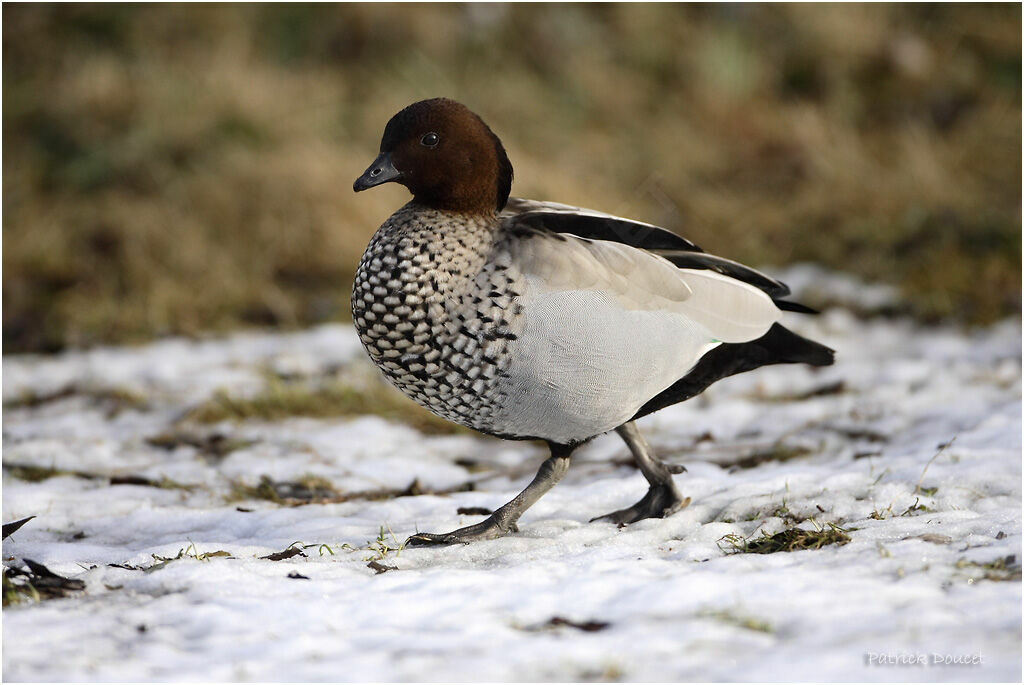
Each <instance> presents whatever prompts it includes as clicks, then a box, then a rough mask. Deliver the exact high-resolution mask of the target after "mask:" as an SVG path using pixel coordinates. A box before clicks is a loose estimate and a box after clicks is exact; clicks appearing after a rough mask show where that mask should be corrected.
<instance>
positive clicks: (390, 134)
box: [352, 98, 512, 213]
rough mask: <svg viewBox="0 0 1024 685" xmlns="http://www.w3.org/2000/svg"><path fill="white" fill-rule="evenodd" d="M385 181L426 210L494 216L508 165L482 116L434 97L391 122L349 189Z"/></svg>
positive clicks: (503, 196) (508, 183)
mask: <svg viewBox="0 0 1024 685" xmlns="http://www.w3.org/2000/svg"><path fill="white" fill-rule="evenodd" d="M389 181H394V182H396V183H401V184H402V185H404V186H405V187H406V188H408V189H409V191H410V192H411V193H412V194H413V199H415V201H416V202H418V203H420V204H423V205H426V206H428V207H433V208H435V209H441V210H450V211H458V212H474V213H492V212H496V211H500V210H501V209H502V207H504V206H505V202H506V201H507V200H508V194H509V192H510V191H511V189H512V164H511V162H509V161H508V155H506V154H505V148H504V147H503V146H502V144H501V141H500V140H498V136H496V135H494V133H493V132H492V131H491V129H490V128H488V127H487V124H485V123H484V122H483V120H482V119H481V118H480V117H478V116H477V115H476V114H473V113H472V112H471V111H469V109H467V108H466V107H465V106H463V105H461V104H459V103H458V102H455V101H454V100H448V99H447V98H434V99H433V100H421V101H420V102H416V103H413V104H411V105H409V106H408V107H406V108H405V109H403V110H402V111H401V112H399V113H398V114H396V115H395V116H393V117H391V121H389V122H388V125H387V126H386V127H385V128H384V137H383V138H381V141H380V154H379V155H378V156H377V159H375V160H374V162H373V164H371V165H370V167H369V168H368V169H367V170H366V171H365V172H364V173H363V175H362V176H360V177H359V178H357V179H356V182H355V183H354V184H352V189H353V190H355V191H356V192H359V191H361V190H366V189H367V188H373V187H374V186H379V185H381V184H382V183H388V182H389Z"/></svg>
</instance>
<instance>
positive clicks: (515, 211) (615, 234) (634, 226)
mask: <svg viewBox="0 0 1024 685" xmlns="http://www.w3.org/2000/svg"><path fill="white" fill-rule="evenodd" d="M501 218H502V220H503V221H505V222H506V224H507V225H510V226H516V227H518V228H519V229H520V230H529V229H533V230H542V231H551V232H554V233H568V234H571V235H575V236H579V237H580V238H590V239H592V240H605V241H610V242H616V243H622V244H624V245H629V246H631V247H636V248H639V249H641V250H647V251H648V252H652V253H654V254H657V255H659V256H661V257H664V258H665V259H667V260H668V261H670V262H672V263H673V264H675V265H676V266H677V267H678V268H680V269H694V270H706V271H713V272H715V273H719V274H722V275H723V276H728V277H729V278H735V279H736V280H739V281H743V282H744V283H749V284H750V285H752V286H754V287H755V288H758V289H760V290H762V291H764V292H765V293H767V294H768V296H769V297H771V298H772V299H773V300H776V304H777V305H778V306H779V308H780V309H785V310H788V311H798V312H807V313H810V312H813V310H811V309H809V308H808V307H804V306H803V305H799V304H797V303H795V302H787V301H784V300H781V299H780V298H783V297H785V296H786V295H788V294H789V292H790V291H789V287H788V286H787V285H786V284H785V283H782V282H780V281H777V280H775V279H774V278H772V277H770V276H768V275H766V274H764V273H761V272H760V271H758V270H757V269H752V268H751V267H749V266H746V265H744V264H740V263H739V262H734V261H732V260H731V259H726V258H725V257H718V256H716V255H713V254H708V253H707V252H704V251H703V250H701V248H699V247H698V246H697V245H695V244H694V243H692V242H690V241H689V240H687V239H686V238H683V237H681V236H679V235H676V234H675V233H673V232H672V231H669V230H667V229H664V228H661V227H660V226H655V225H653V224H647V223H644V222H642V221H633V220H632V219H624V218H622V217H618V216H614V215H612V214H605V213H603V212H597V211H594V210H592V209H584V208H581V207H573V206H570V205H563V204H559V203H557V202H540V201H538V200H526V199H523V198H518V197H512V198H509V200H508V203H507V204H506V205H505V209H504V210H503V211H502V213H501Z"/></svg>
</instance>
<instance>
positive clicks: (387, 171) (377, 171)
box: [352, 152, 402, 193]
mask: <svg viewBox="0 0 1024 685" xmlns="http://www.w3.org/2000/svg"><path fill="white" fill-rule="evenodd" d="M401 177H402V172H401V171H399V170H398V169H396V168H395V165H394V164H392V163H391V153H390V152H382V153H380V155H378V157H377V159H375V160H373V164H371V165H370V166H369V168H368V169H367V170H366V171H364V172H363V175H362V176H360V177H359V178H357V179H356V182H355V183H353V184H352V190H354V191H356V192H357V193H358V192H359V191H360V190H366V189H367V188H373V187H374V186H379V185H380V184H382V183H387V182H388V181H397V180H398V179H400V178H401Z"/></svg>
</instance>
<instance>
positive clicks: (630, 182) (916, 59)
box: [3, 4, 1021, 352]
mask: <svg viewBox="0 0 1024 685" xmlns="http://www.w3.org/2000/svg"><path fill="white" fill-rule="evenodd" d="M3 20H4V21H3V58H4V61H3V144H4V151H3V238H4V241H3V243H4V244H3V248H4V249H3V347H4V351H5V352H12V351H53V350H59V349H61V348H63V347H66V346H68V345H73V346H80V345H90V344H95V343H99V342H114V341H134V340H144V339H147V338H151V337H153V336H159V335H165V334H170V333H184V334H194V333H199V332H205V331H220V330H226V329H230V328H233V327H237V326H244V325H261V326H262V325H271V326H284V327H293V326H302V325H308V324H311V323H315V322H320V321H325V320H334V319H345V318H347V317H348V296H349V293H350V290H351V276H352V273H353V270H354V268H355V265H356V263H357V261H358V258H359V255H360V254H361V252H362V250H363V247H364V246H365V244H366V242H367V240H368V239H369V237H370V235H371V234H372V233H373V231H374V230H376V228H377V226H378V225H379V224H380V223H381V221H382V220H383V219H384V218H386V217H387V216H388V215H389V214H390V213H391V211H393V210H394V209H396V208H397V207H398V206H399V205H400V204H402V203H404V202H405V200H406V197H407V196H406V194H405V190H404V189H402V188H399V187H397V186H393V187H386V188H381V189H378V190H375V191H373V192H370V193H366V194H361V195H359V196H356V195H354V194H353V193H352V190H351V184H352V180H353V179H354V178H355V177H356V176H357V175H358V174H359V173H360V172H362V170H363V169H364V168H365V166H366V165H367V164H368V163H369V162H370V161H371V160H372V158H373V157H374V154H375V152H376V149H377V145H378V143H379V140H380V134H381V132H382V130H383V126H384V124H385V123H386V122H387V120H388V118H389V117H390V116H391V115H392V114H393V113H394V112H396V111H397V110H399V109H400V108H401V107H403V106H405V105H406V104H408V103H410V102H413V101H414V100H417V99H421V98H424V97H433V96H437V95H446V96H449V97H453V98H456V99H458V100H461V101H462V102H464V103H466V104H467V105H468V106H469V107H470V108H471V109H474V110H475V111H477V112H478V113H480V114H481V115H482V116H483V117H484V119H485V120H486V121H487V122H488V123H490V125H491V126H492V128H494V130H495V131H496V132H497V133H498V134H499V135H500V136H501V137H502V139H503V140H504V142H505V146H506V148H507V149H508V151H509V154H510V156H511V158H512V161H513V164H514V166H515V168H516V179H517V180H516V183H515V185H514V187H513V193H514V194H516V195H523V196H527V197H534V198H538V199H551V200H557V201H561V202H567V203H571V204H579V205H583V206H589V207H593V208H595V209H602V210H605V211H611V212H619V213H624V214H627V215H629V216H633V217H636V218H641V219H645V220H648V221H652V222H655V223H662V224H663V225H666V226H668V227H670V228H672V229H673V230H676V231H677V232H680V233H682V234H684V235H686V236H687V237H689V238H691V239H693V240H695V241H696V242H697V243H698V244H700V245H702V246H703V247H704V248H705V249H707V250H709V251H712V252H718V253H720V254H723V255H725V256H729V257H732V258H735V259H739V260H741V261H745V262H749V263H752V264H755V265H773V264H774V265H781V264H786V263H789V262H793V261H797V260H812V261H815V262H820V263H822V264H825V265H829V266H833V267H836V268H839V269H843V270H846V271H850V272H853V273H856V274H860V275H862V276H864V277H867V278H869V279H876V280H881V281H884V282H888V283H892V284H894V285H896V286H898V287H899V288H901V290H902V292H903V293H904V294H905V295H906V296H907V301H908V303H909V304H908V306H909V307H910V308H911V310H912V311H913V313H915V314H916V315H917V316H919V317H922V318H923V319H925V320H942V319H950V318H952V319H956V320H960V321H965V322H973V323H983V322H987V321H991V320H994V319H996V318H999V317H1001V316H1005V315H1008V314H1011V313H1013V312H1018V311H1019V309H1020V295H1021V290H1020V286H1021V8H1020V6H1019V5H1014V4H1006V5H998V6H992V5H987V6H986V5H941V6H932V5H832V6H828V7H823V6H814V5H771V6H744V5H714V6H706V5H698V6H676V5H656V6H654V5H633V4H631V5H594V6H582V5H472V6H459V5H381V4H376V5H317V6H306V5H287V6H286V5H258V6H245V5H233V6H194V5H188V6H186V5H146V6H131V5H113V4H111V5H97V6H88V5H59V6H58V5H52V6H45V5H6V6H5V7H4V8H3Z"/></svg>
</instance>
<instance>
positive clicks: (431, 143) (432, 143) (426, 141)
mask: <svg viewBox="0 0 1024 685" xmlns="http://www.w3.org/2000/svg"><path fill="white" fill-rule="evenodd" d="M440 142H441V137H440V136H439V135H437V134H436V133H434V132H433V131H431V132H430V133H428V134H426V135H425V136H423V137H422V138H420V145H422V146H423V147H437V144H438V143H440Z"/></svg>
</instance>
